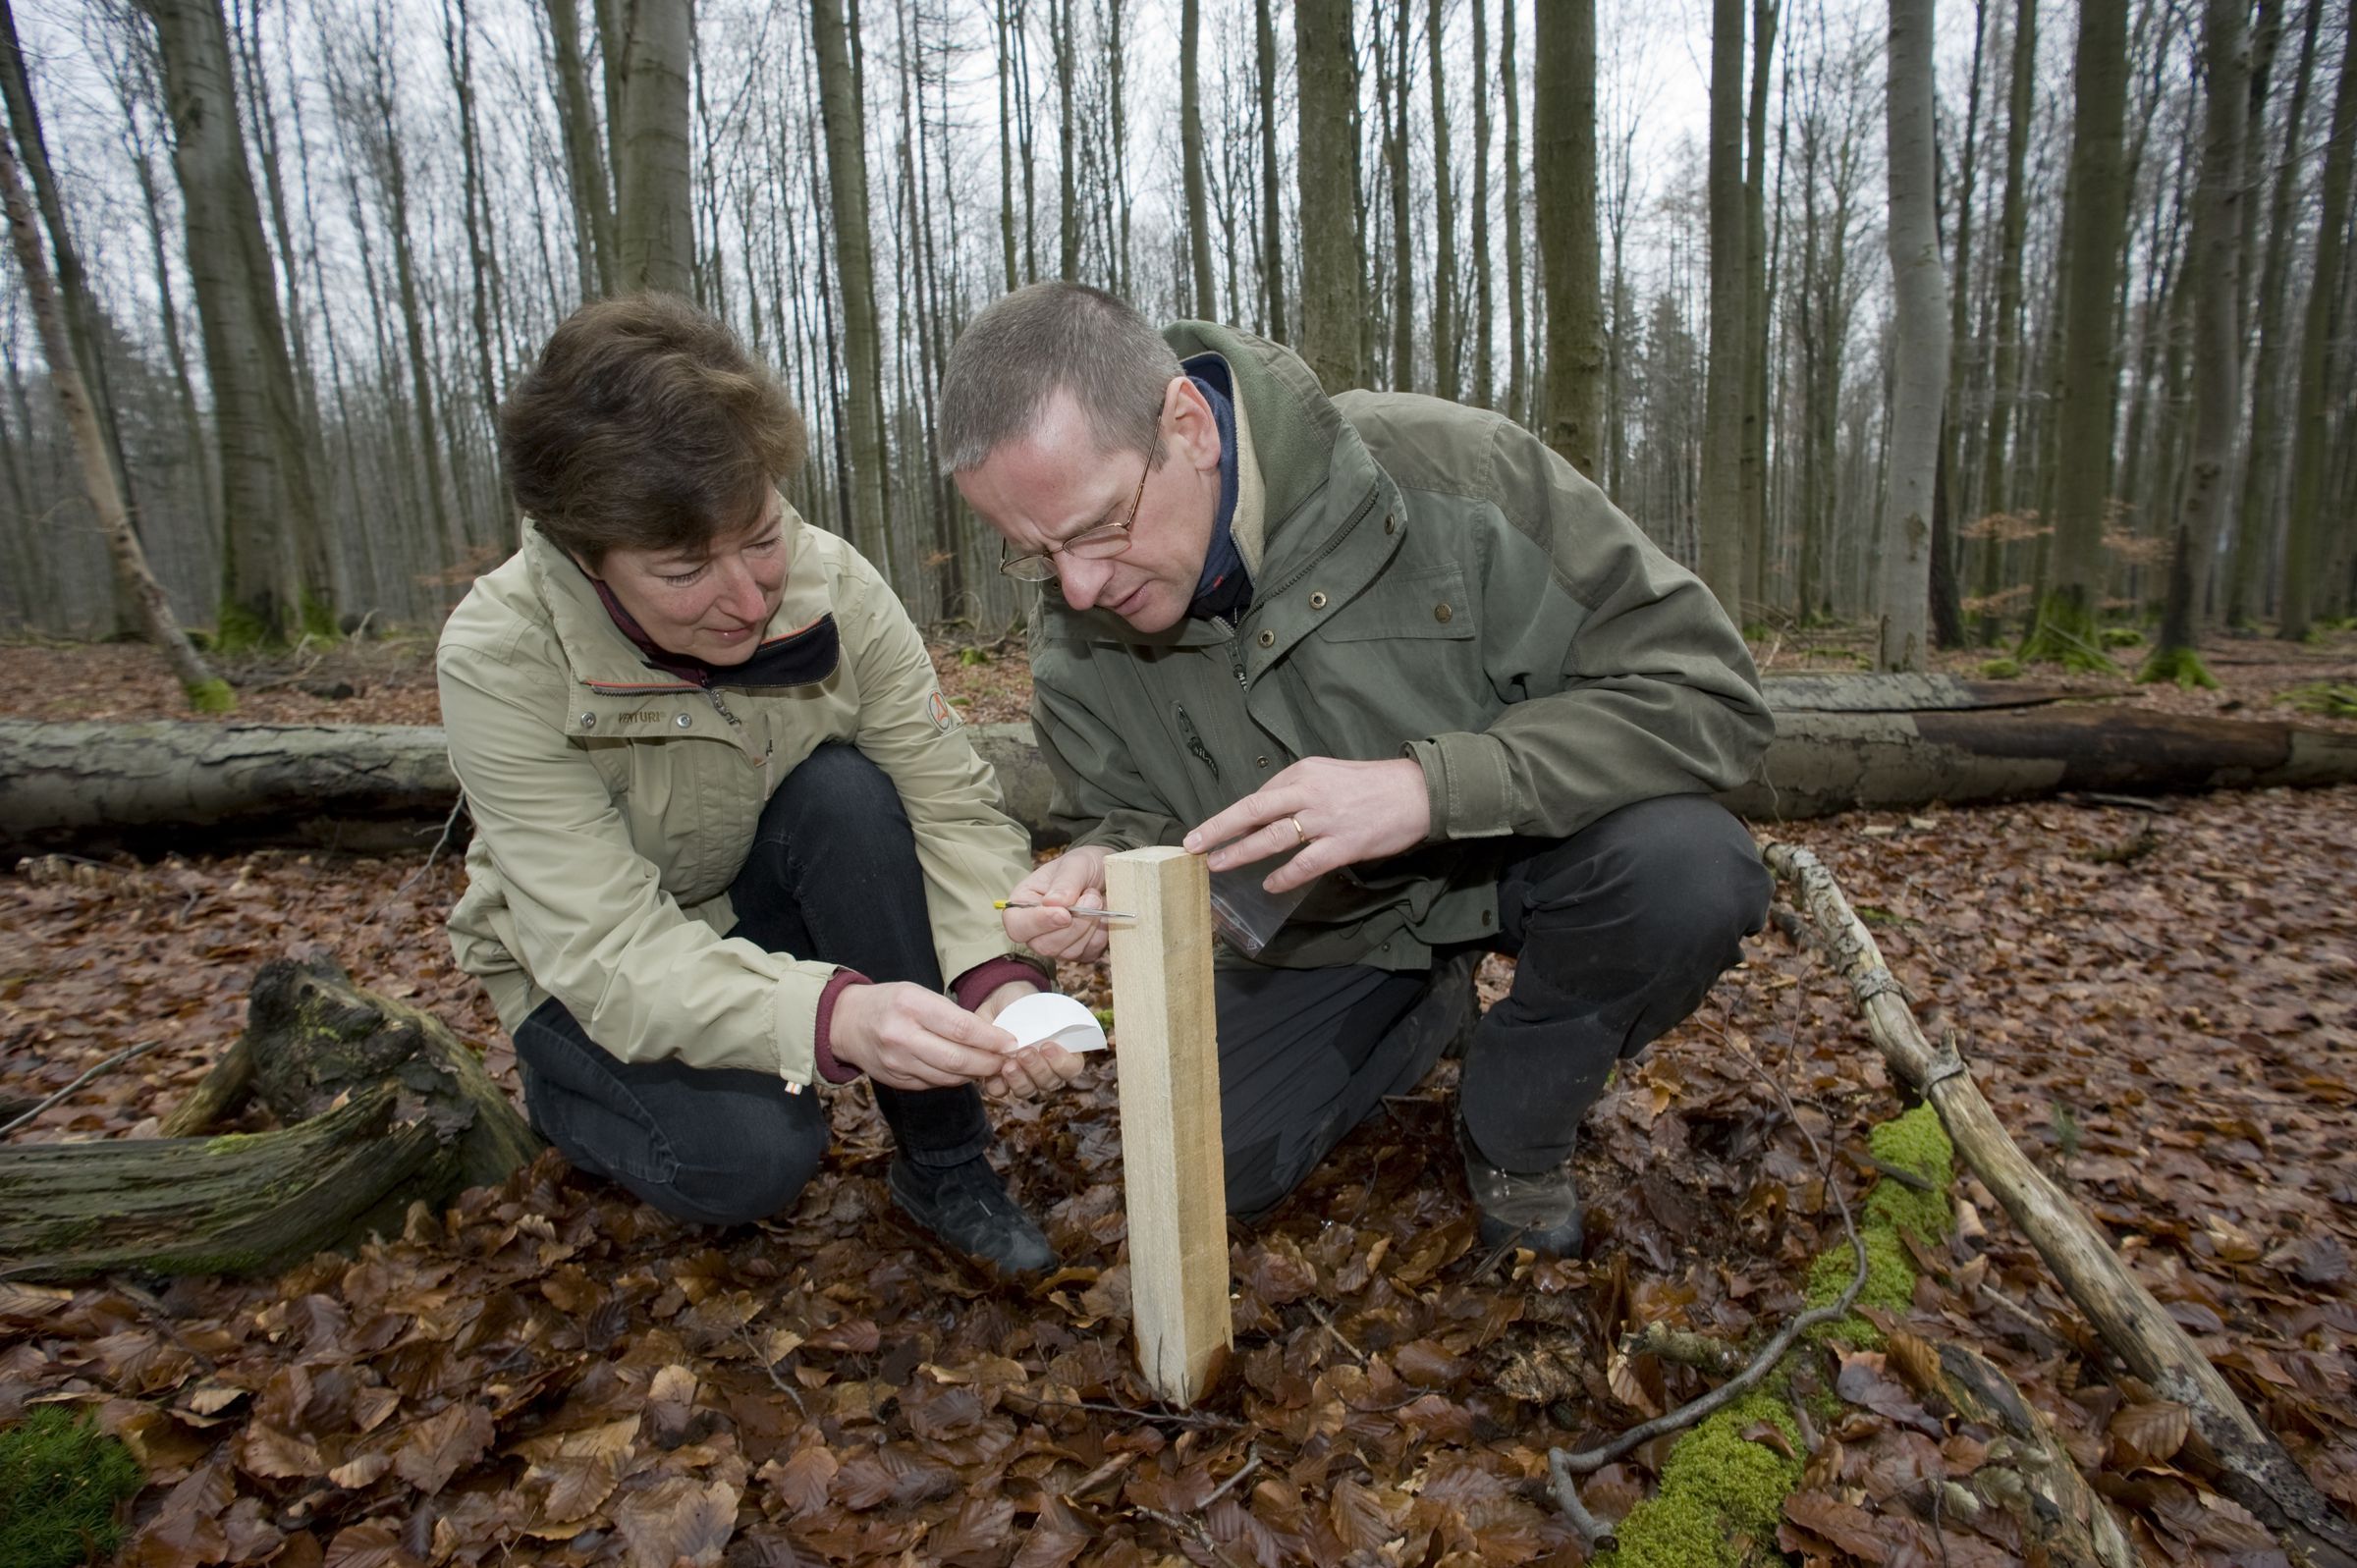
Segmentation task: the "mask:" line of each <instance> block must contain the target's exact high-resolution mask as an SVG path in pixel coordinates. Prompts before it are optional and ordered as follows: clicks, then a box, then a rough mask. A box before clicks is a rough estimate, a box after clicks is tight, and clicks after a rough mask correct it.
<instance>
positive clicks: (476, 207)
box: [442, 0, 507, 495]
mask: <svg viewBox="0 0 2357 1568" xmlns="http://www.w3.org/2000/svg"><path fill="white" fill-rule="evenodd" d="M442 52H443V57H444V59H445V60H446V61H447V63H448V64H449V66H450V84H451V90H452V92H453V94H454V95H455V96H456V97H457V98H458V102H459V155H460V168H461V171H462V175H463V178H464V180H465V191H464V195H465V197H466V279H467V283H468V286H469V300H470V303H471V307H472V308H471V317H470V320H471V323H472V326H473V328H474V383H475V396H476V397H477V398H478V399H480V400H481V403H482V410H483V417H484V418H486V419H493V418H496V417H497V416H498V413H499V377H498V376H497V374H496V373H495V372H494V371H493V370H492V368H491V357H492V345H493V343H494V341H495V339H494V337H493V334H492V330H491V303H492V300H493V298H494V297H496V295H497V293H498V288H499V285H498V282H497V280H496V278H495V276H494V273H495V270H496V268H497V266H498V261H497V258H496V256H495V255H494V253H493V246H492V237H491V233H490V231H491V198H490V195H489V193H488V192H487V191H486V190H485V189H484V185H483V169H482V157H481V150H480V146H479V142H478V140H477V137H476V135H475V114H474V22H473V19H472V18H471V17H470V16H468V15H467V12H466V0H442ZM493 461H494V462H501V463H504V460H502V459H500V458H499V457H498V455H497V449H496V446H495V447H494V453H493ZM499 487H500V493H501V494H503V495H504V494H506V492H507V481H506V479H505V477H504V476H503V477H502V478H501V479H500V481H499Z"/></svg>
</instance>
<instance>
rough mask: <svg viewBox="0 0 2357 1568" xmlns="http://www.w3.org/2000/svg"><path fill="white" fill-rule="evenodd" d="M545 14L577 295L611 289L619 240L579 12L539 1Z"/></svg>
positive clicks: (556, 0)
mask: <svg viewBox="0 0 2357 1568" xmlns="http://www.w3.org/2000/svg"><path fill="white" fill-rule="evenodd" d="M541 8H542V10H543V12H544V14H545V15H546V16H547V18H548V37H549V48H550V51H551V54H552V56H553V61H552V66H551V74H552V75H554V76H555V78H556V89H557V92H556V96H557V122H558V125H559V126H560V127H561V128H562V130H563V134H564V137H565V174H566V187H567V189H569V190H570V191H571V192H572V195H573V222H574V250H575V254H576V256H578V257H579V259H580V273H581V296H582V297H583V298H592V297H600V296H604V295H610V294H612V293H614V292H615V289H616V288H617V286H618V280H619V279H620V277H621V270H622V243H621V242H620V241H619V240H617V239H616V238H615V235H614V202H613V198H612V197H611V196H609V195H608V194H607V180H606V153H605V147H604V144H603V141H602V138H600V137H599V135H598V134H597V110H596V109H595V107H594V106H593V105H592V104H591V102H590V99H589V68H588V65H587V63H586V60H585V59H584V57H583V55H582V53H581V14H580V8H579V6H578V5H577V4H576V0H541Z"/></svg>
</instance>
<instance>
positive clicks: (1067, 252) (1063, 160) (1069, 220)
mask: <svg viewBox="0 0 2357 1568" xmlns="http://www.w3.org/2000/svg"><path fill="white" fill-rule="evenodd" d="M1072 3H1073V0H1048V30H1049V32H1050V33H1051V34H1052V35H1053V36H1052V39H1051V41H1052V42H1053V43H1054V45H1055V49H1056V139H1057V147H1056V156H1057V175H1056V178H1057V203H1058V204H1057V213H1058V220H1057V230H1056V233H1057V242H1058V243H1057V252H1056V265H1057V273H1056V275H1057V276H1058V277H1060V278H1067V279H1072V280H1077V279H1078V278H1079V276H1080V189H1079V186H1078V183H1077V179H1076V175H1075V172H1074V168H1073V163H1072V160H1073V157H1074V155H1075V153H1076V151H1077V148H1076V147H1075V146H1074V144H1073V139H1072V67H1073V58H1072V57H1073V54H1074V51H1075V50H1076V49H1077V47H1078V44H1077V41H1076V40H1075V39H1074V38H1073V37H1072V30H1073V23H1072Z"/></svg>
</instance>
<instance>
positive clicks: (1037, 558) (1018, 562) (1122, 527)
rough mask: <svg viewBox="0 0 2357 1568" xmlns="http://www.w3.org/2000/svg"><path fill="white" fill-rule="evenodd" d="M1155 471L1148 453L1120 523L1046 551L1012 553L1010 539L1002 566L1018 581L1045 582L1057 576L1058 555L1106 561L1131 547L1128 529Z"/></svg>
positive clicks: (1004, 547)
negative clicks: (1009, 550)
mask: <svg viewBox="0 0 2357 1568" xmlns="http://www.w3.org/2000/svg"><path fill="white" fill-rule="evenodd" d="M1153 472H1154V455H1153V454H1152V453H1150V452H1149V453H1147V454H1146V465H1145V467H1144V469H1143V470H1141V471H1140V472H1139V474H1138V476H1137V491H1136V493H1135V494H1134V495H1132V496H1130V498H1129V511H1128V513H1127V514H1126V515H1124V517H1123V518H1122V520H1121V521H1119V522H1107V523H1100V524H1098V525H1097V526H1096V527H1094V528H1090V529H1087V530H1086V531H1084V532H1082V533H1080V534H1077V535H1075V536H1074V537H1072V538H1069V539H1067V540H1066V541H1065V542H1064V543H1062V544H1060V545H1050V546H1048V548H1047V549H1045V550H1033V551H1028V552H1026V553H1024V554H1022V555H1019V556H1017V555H1010V554H1008V552H1007V541H1006V540H1004V539H1001V540H1000V541H999V569H1000V570H1001V571H1003V572H1005V573H1006V574H1007V575H1008V576H1010V577H1013V578H1014V580H1015V581H1017V582H1046V581H1048V580H1049V579H1050V578H1052V577H1054V576H1055V575H1056V558H1057V557H1058V556H1067V555H1069V556H1077V557H1078V558H1079V559H1081V560H1082V561H1106V560H1110V559H1111V558H1113V557H1115V556H1118V555H1120V554H1121V553H1122V552H1123V551H1124V550H1126V549H1128V548H1129V530H1130V529H1131V528H1133V527H1135V526H1136V525H1137V507H1138V503H1139V502H1141V501H1143V500H1145V499H1146V480H1147V479H1148V478H1149V477H1150V476H1151V475H1152V474H1153Z"/></svg>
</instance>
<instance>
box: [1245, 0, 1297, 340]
mask: <svg viewBox="0 0 2357 1568" xmlns="http://www.w3.org/2000/svg"><path fill="white" fill-rule="evenodd" d="M1252 47H1253V64H1254V67H1255V77H1254V83H1255V85H1256V87H1257V88H1258V90H1259V93H1260V248H1261V260H1260V282H1261V287H1262V289H1263V290H1265V291H1266V292H1267V296H1268V307H1267V308H1268V335H1269V341H1270V342H1272V343H1287V342H1290V341H1291V340H1290V339H1289V338H1288V336H1287V335H1286V330H1285V322H1286V314H1285V207H1284V204H1283V202H1282V201H1280V200H1279V196H1280V193H1281V191H1282V189H1283V185H1282V180H1281V176H1280V175H1279V173H1278V168H1277V27H1276V24H1275V22H1274V21H1272V20H1271V18H1270V16H1269V0H1253V4H1252Z"/></svg>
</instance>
